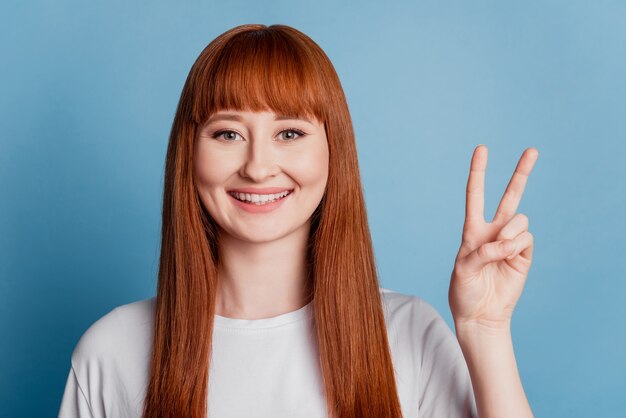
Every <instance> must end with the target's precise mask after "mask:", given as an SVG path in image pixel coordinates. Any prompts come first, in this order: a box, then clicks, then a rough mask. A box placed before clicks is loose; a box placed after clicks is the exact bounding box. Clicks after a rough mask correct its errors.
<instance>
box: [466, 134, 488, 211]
mask: <svg viewBox="0 0 626 418" xmlns="http://www.w3.org/2000/svg"><path fill="white" fill-rule="evenodd" d="M487 156H488V152H487V147H486V146H485V145H483V144H480V145H478V146H477V147H476V148H475V149H474V154H473V155H472V162H471V164H470V173H469V178H468V179H467V189H466V196H465V222H467V221H469V220H476V219H482V220H483V221H484V220H485V215H484V210H485V170H486V169H487Z"/></svg>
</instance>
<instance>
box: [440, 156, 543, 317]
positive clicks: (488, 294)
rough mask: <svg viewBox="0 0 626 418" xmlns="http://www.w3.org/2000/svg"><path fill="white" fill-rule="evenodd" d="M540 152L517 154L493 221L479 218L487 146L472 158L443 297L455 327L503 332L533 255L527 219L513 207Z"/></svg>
mask: <svg viewBox="0 0 626 418" xmlns="http://www.w3.org/2000/svg"><path fill="white" fill-rule="evenodd" d="M538 156H539V153H538V151H537V149H535V148H528V149H526V150H525V151H524V153H523V154H522V157H521V158H520V160H519V162H518V164H517V167H516V168H515V173H514V174H513V177H512V178H511V181H510V182H509V185H508V186H507V188H506V191H505V193H504V195H503V197H502V200H501V201H500V204H499V206H498V209H497V211H496V214H495V216H494V218H493V220H492V221H491V222H490V223H488V222H486V221H485V218H484V199H485V170H486V167H487V147H486V146H484V145H479V146H478V147H476V149H475V150H474V155H473V156H472V162H471V168H470V174H469V179H468V182H467V198H466V208H465V225H464V226H463V237H462V242H461V247H460V249H459V253H458V255H457V257H456V260H455V264H454V270H453V272H452V277H451V281H450V290H449V293H448V299H449V303H450V310H451V311H452V316H453V317H454V322H455V324H457V325H459V324H462V325H467V324H471V325H479V326H481V327H487V328H488V329H489V328H495V329H506V328H507V327H510V323H511V316H512V314H513V310H514V309H515V305H516V304H517V301H518V299H519V297H520V295H521V294H522V289H523V288H524V283H525V282H526V277H527V276H528V271H529V270H530V265H531V263H532V256H533V236H532V235H531V233H530V232H528V218H527V217H526V216H525V215H523V214H521V213H518V214H516V213H515V212H516V210H517V207H518V205H519V202H520V200H521V198H522V194H523V193H524V188H525V186H526V181H527V179H528V176H529V175H530V172H531V171H532V169H533V165H534V164H535V161H536V160H537V157H538Z"/></svg>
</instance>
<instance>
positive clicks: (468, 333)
mask: <svg viewBox="0 0 626 418" xmlns="http://www.w3.org/2000/svg"><path fill="white" fill-rule="evenodd" d="M454 328H455V330H456V336H457V339H458V340H459V342H460V343H472V342H481V341H502V340H509V339H511V322H510V321H454Z"/></svg>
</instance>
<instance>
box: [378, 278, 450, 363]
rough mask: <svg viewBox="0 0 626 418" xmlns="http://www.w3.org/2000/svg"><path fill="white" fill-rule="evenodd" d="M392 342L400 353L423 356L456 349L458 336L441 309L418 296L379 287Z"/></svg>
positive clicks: (388, 332) (390, 341)
mask: <svg viewBox="0 0 626 418" xmlns="http://www.w3.org/2000/svg"><path fill="white" fill-rule="evenodd" d="M380 293H381V299H382V305H383V312H384V314H385V324H386V327H387V336H388V338H389V344H390V346H391V348H392V350H394V351H395V352H397V353H406V354H407V355H408V353H410V354H411V355H412V356H415V355H416V356H418V357H421V356H423V355H426V353H428V352H432V351H433V350H435V351H436V350H439V349H444V346H445V347H446V348H445V349H452V350H455V349H456V347H455V346H456V345H458V344H457V342H456V337H455V336H454V334H453V333H452V330H451V329H450V327H449V326H448V324H447V323H446V321H445V320H444V319H443V317H442V316H441V315H440V313H439V312H437V310H436V309H435V308H434V307H433V306H432V305H431V304H430V303H428V302H426V301H425V300H424V299H422V298H420V297H419V296H414V295H407V294H403V293H399V292H395V291H392V290H389V289H384V288H380Z"/></svg>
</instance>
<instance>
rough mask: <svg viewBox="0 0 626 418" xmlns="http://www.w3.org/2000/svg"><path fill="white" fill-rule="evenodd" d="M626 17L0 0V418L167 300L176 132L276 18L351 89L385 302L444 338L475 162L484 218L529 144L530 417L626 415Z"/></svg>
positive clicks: (57, 393)
mask: <svg viewBox="0 0 626 418" xmlns="http://www.w3.org/2000/svg"><path fill="white" fill-rule="evenodd" d="M624 22H626V2H623V1H605V0H597V1H593V2H591V1H572V0H560V1H557V0H553V1H551V0H543V1H535V0H531V1H524V2H514V1H498V0H493V1H472V2H468V1H449V0H444V1H441V0H439V1H426V0H424V1H395V2H382V1H371V2H366V1H361V2H336V1H326V0H323V1H317V2H303V1H264V2H258V1H252V0H249V1H242V0H235V1H221V2H215V1H190V2H174V1H170V2H167V1H151V2H147V1H142V2H140V1H120V0H115V1H106V2H105V1H101V2H79V1H74V2H71V1H54V2H52V1H43V0H38V1H30V2H10V1H5V2H3V3H2V5H1V6H0V45H1V49H0V56H1V60H2V65H0V97H1V99H0V326H1V331H2V338H0V416H2V417H14V418H17V417H34V416H40V417H43V416H56V414H57V412H58V408H59V405H60V400H61V395H62V392H63V388H64V385H65V379H66V378H67V374H68V371H69V367H70V355H71V352H72V349H73V347H74V345H75V344H76V342H77V341H78V339H79V337H80V336H81V334H82V333H83V332H84V331H85V330H86V329H87V327H89V325H90V324H92V323H93V322H94V321H95V320H97V319H98V318H99V317H101V316H102V315H104V314H106V313H107V312H109V311H110V310H111V309H112V308H114V307H115V306H118V305H121V304H124V303H128V302H132V301H135V300H139V299H145V298H148V297H151V296H153V295H154V294H155V291H156V273H157V270H158V254H159V238H160V235H159V234H160V214H161V196H162V195H161V193H162V188H163V167H164V159H165V151H166V146H167V140H168V134H169V130H170V127H171V123H172V120H173V116H174V112H175V109H176V104H177V102H178V99H179V95H180V92H181V89H182V87H183V83H184V81H185V78H186V76H187V73H188V71H189V69H190V67H191V65H192V63H193V61H194V60H195V58H196V57H197V56H198V54H199V53H200V51H201V50H202V49H203V48H204V47H205V46H206V45H207V44H208V43H209V42H210V41H211V40H212V39H214V38H215V37H216V36H217V35H219V34H221V33H222V32H224V31H226V30H227V29H230V28H232V27H234V26H237V25H239V24H243V23H263V24H267V25H269V24H273V23H283V24H287V25H290V26H293V27H295V28H297V29H299V30H301V31H303V32H304V33H306V34H307V35H309V36H310V37H311V38H312V39H313V40H315V41H316V42H317V43H318V44H319V45H320V46H321V47H322V48H323V49H324V50H325V51H326V52H327V54H328V55H329V57H330V58H331V60H332V61H333V63H334V65H335V68H336V70H337V72H338V73H339V76H340V78H341V80H342V83H343V86H344V89H345V92H346V95H347V98H348V103H349V105H350V110H351V114H352V118H353V122H354V126H355V130H356V138H357V146H358V152H359V162H360V166H361V172H362V178H363V186H364V190H365V195H366V203H367V210H368V216H369V221H370V227H371V232H372V237H373V240H374V247H375V252H376V258H377V263H378V269H379V272H380V280H381V285H382V286H383V287H386V288H389V289H393V290H396V291H400V292H403V293H409V294H415V295H419V296H421V297H422V298H424V299H425V300H427V301H428V302H429V303H431V304H432V305H433V306H434V307H435V308H436V309H437V310H438V311H439V312H440V313H441V314H442V315H443V317H444V318H445V319H446V321H447V322H448V324H449V325H450V326H451V327H452V326H453V323H452V317H451V314H450V310H449V307H448V304H447V289H448V284H449V279H450V273H451V271H452V268H453V264H454V258H455V256H456V252H457V250H458V246H459V244H460V238H461V229H462V225H463V216H464V207H465V187H466V181H467V175H468V172H469V163H470V158H471V155H472V152H473V149H474V147H475V146H476V145H477V144H479V143H484V144H486V145H487V146H488V148H489V163H488V167H487V175H486V191H485V193H486V194H485V198H486V201H485V216H486V218H487V220H491V218H492V217H493V215H494V213H495V209H496V207H497V204H498V202H499V201H500V198H501V196H502V193H503V192H504V189H505V187H506V185H507V183H508V181H509V179H510V177H511V174H512V173H513V170H514V168H515V165H516V163H517V161H518V159H519V157H520V155H521V154H522V152H523V151H524V149H526V148H527V147H531V146H532V147H536V148H537V149H538V150H539V159H538V161H537V163H536V165H535V168H534V170H533V172H532V174H531V176H530V179H529V181H528V184H527V186H526V191H525V194H524V197H523V199H522V202H521V205H520V207H519V210H518V211H519V212H521V213H524V214H526V215H527V216H528V218H529V220H530V227H529V230H530V231H531V233H532V234H533V235H534V237H535V253H534V260H533V266H532V268H531V271H530V275H529V277H528V280H527V283H526V287H525V290H524V293H523V294H522V297H521V299H520V301H519V304H518V306H517V309H516V311H515V314H514V317H513V338H514V343H515V350H516V355H517V360H518V365H519V369H520V373H521V376H522V381H523V383H524V387H525V390H526V393H527V395H528V399H529V402H530V404H531V406H532V408H533V410H534V412H535V415H536V416H538V417H569V418H574V417H590V416H593V417H615V416H623V415H621V414H623V411H624V410H626V377H625V376H626V360H625V357H624V346H626V327H625V326H624V322H623V321H624V318H626V304H625V303H624V297H625V296H626V261H625V259H626V257H624V253H623V251H624V248H625V246H624V237H625V236H626V220H625V217H626V211H625V210H624V206H625V205H626V164H624V159H625V157H626V135H625V132H626V129H625V128H626V122H625V121H626V117H625V115H626V103H625V101H626V76H625V75H626V24H624Z"/></svg>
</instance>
